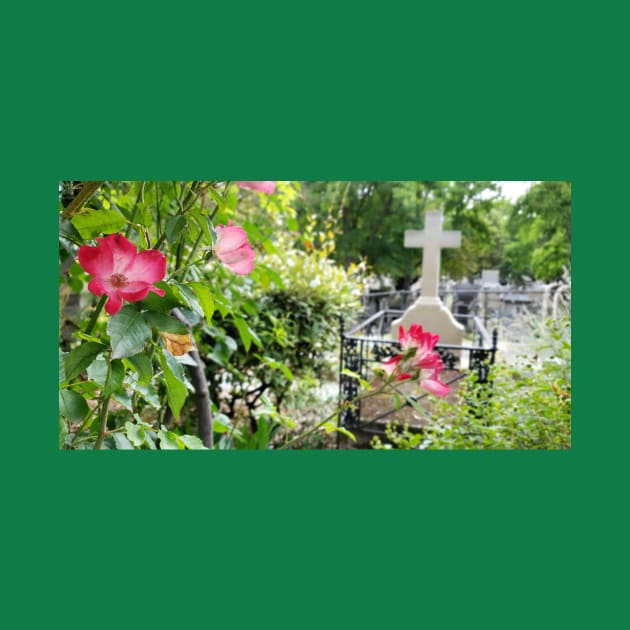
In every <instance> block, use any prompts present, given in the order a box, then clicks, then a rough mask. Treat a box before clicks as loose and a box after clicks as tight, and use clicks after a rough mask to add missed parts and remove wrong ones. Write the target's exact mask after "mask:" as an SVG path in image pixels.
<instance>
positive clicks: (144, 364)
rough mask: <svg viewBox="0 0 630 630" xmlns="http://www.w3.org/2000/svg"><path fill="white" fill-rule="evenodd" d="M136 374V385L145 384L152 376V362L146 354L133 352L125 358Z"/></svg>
mask: <svg viewBox="0 0 630 630" xmlns="http://www.w3.org/2000/svg"><path fill="white" fill-rule="evenodd" d="M125 361H126V362H128V363H129V364H131V366H132V367H133V369H134V370H135V371H136V372H137V374H138V380H137V383H138V385H147V384H148V383H150V382H151V379H152V378H153V364H152V363H151V359H149V357H148V356H147V355H146V354H134V356H132V357H129V358H128V359H125Z"/></svg>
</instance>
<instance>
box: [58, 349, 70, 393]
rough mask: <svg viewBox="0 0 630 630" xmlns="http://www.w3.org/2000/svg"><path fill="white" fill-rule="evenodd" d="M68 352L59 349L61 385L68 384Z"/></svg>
mask: <svg viewBox="0 0 630 630" xmlns="http://www.w3.org/2000/svg"><path fill="white" fill-rule="evenodd" d="M67 356H68V353H67V352H62V351H61V348H59V385H61V383H65V382H66V357H67Z"/></svg>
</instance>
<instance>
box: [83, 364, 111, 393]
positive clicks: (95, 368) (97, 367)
mask: <svg viewBox="0 0 630 630" xmlns="http://www.w3.org/2000/svg"><path fill="white" fill-rule="evenodd" d="M87 375H88V378H89V379H90V380H91V381H93V382H94V383H96V384H97V385H98V386H99V387H101V388H103V387H105V381H106V380H107V360H106V359H105V357H97V358H96V359H95V360H94V361H93V362H92V364H91V365H90V366H89V367H88V369H87Z"/></svg>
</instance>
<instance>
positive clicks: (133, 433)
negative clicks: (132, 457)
mask: <svg viewBox="0 0 630 630" xmlns="http://www.w3.org/2000/svg"><path fill="white" fill-rule="evenodd" d="M125 432H126V433H127V437H128V438H129V441H130V442H131V443H132V444H133V445H134V446H135V447H137V448H139V447H140V446H142V445H143V444H144V442H145V440H146V433H145V430H144V427H143V426H142V425H141V424H134V423H133V422H125Z"/></svg>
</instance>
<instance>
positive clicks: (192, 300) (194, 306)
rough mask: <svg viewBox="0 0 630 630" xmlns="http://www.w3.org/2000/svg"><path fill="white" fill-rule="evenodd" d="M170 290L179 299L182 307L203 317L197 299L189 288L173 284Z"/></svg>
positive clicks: (176, 283)
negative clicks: (182, 304)
mask: <svg viewBox="0 0 630 630" xmlns="http://www.w3.org/2000/svg"><path fill="white" fill-rule="evenodd" d="M172 289H173V293H174V294H175V295H176V296H177V297H178V298H179V299H180V301H182V302H184V306H186V307H188V308H189V309H190V310H191V311H194V312H195V313H197V315H200V316H201V317H204V312H203V309H202V308H201V305H200V304H199V300H198V299H197V296H196V295H195V292H194V291H193V290H192V289H191V288H190V287H187V286H186V285H185V284H180V283H178V282H174V283H173V285H172Z"/></svg>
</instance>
